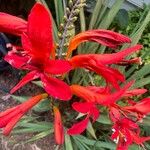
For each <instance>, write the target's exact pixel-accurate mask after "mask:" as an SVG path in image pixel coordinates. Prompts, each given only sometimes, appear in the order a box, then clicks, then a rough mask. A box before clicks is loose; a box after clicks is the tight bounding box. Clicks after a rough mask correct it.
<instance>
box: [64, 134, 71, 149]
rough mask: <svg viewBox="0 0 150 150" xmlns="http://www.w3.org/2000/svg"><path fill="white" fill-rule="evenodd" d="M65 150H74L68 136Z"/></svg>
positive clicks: (66, 136) (66, 135)
mask: <svg viewBox="0 0 150 150" xmlns="http://www.w3.org/2000/svg"><path fill="white" fill-rule="evenodd" d="M65 150H73V146H72V142H71V139H70V136H69V135H68V134H65Z"/></svg>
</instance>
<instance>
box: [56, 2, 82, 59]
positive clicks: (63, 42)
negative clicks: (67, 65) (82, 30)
mask: <svg viewBox="0 0 150 150" xmlns="http://www.w3.org/2000/svg"><path fill="white" fill-rule="evenodd" d="M83 6H85V1H82V0H74V1H72V0H70V1H69V7H67V8H66V12H65V16H64V24H61V25H60V26H61V29H62V28H63V33H58V36H59V38H60V41H59V43H58V45H57V53H58V59H61V58H62V53H63V48H64V46H68V44H67V39H68V38H69V37H71V33H69V32H68V31H69V30H72V29H73V28H74V25H73V23H74V22H75V21H76V20H77V15H78V14H79V12H80V8H82V7H83ZM71 8H72V9H71Z"/></svg>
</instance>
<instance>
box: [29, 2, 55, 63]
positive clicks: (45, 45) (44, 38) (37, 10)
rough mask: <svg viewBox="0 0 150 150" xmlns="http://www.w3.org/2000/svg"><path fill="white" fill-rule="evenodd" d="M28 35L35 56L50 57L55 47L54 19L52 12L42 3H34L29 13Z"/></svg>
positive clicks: (39, 57) (38, 57)
mask: <svg viewBox="0 0 150 150" xmlns="http://www.w3.org/2000/svg"><path fill="white" fill-rule="evenodd" d="M28 36H29V39H30V41H31V44H32V54H33V55H34V57H35V58H37V59H41V60H43V59H48V58H49V57H50V52H51V50H52V48H53V35H52V19H51V14H50V12H48V10H47V9H46V8H45V7H44V6H43V5H42V4H40V3H36V4H35V5H34V7H33V8H32V10H31V13H30V15H29V18H28ZM39 61H40V60H39Z"/></svg>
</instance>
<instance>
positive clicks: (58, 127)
mask: <svg viewBox="0 0 150 150" xmlns="http://www.w3.org/2000/svg"><path fill="white" fill-rule="evenodd" d="M53 111H54V133H55V140H56V143H57V144H60V145H61V144H63V143H64V128H63V125H62V120H61V114H60V111H59V109H58V108H57V107H55V106H54V107H53Z"/></svg>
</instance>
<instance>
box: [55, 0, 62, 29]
mask: <svg viewBox="0 0 150 150" xmlns="http://www.w3.org/2000/svg"><path fill="white" fill-rule="evenodd" d="M54 3H55V12H56V21H57V26H59V25H60V24H61V23H63V17H64V8H63V2H62V0H54Z"/></svg>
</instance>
